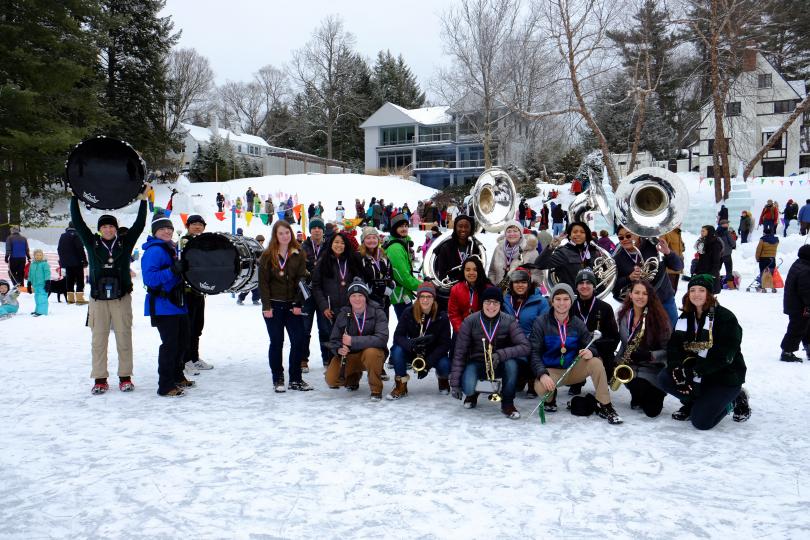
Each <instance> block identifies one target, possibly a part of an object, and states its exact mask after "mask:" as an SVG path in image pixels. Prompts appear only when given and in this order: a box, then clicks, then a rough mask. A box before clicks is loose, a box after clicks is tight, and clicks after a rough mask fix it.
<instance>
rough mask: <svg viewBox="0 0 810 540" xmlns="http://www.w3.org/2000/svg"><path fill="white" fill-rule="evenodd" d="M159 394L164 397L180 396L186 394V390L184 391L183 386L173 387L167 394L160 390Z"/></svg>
mask: <svg viewBox="0 0 810 540" xmlns="http://www.w3.org/2000/svg"><path fill="white" fill-rule="evenodd" d="M158 395H159V396H163V397H180V396H183V395H185V392H184V391H183V389H182V388H172V389H171V390H169V391H168V392H166V393H165V394H161V393H160V392H158Z"/></svg>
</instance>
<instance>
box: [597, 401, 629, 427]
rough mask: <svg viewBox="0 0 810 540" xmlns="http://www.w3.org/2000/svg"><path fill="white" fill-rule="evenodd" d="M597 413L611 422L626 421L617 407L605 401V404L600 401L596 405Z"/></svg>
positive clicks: (619, 422)
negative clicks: (617, 410)
mask: <svg viewBox="0 0 810 540" xmlns="http://www.w3.org/2000/svg"><path fill="white" fill-rule="evenodd" d="M596 414H598V415H599V416H600V417H601V418H604V419H605V420H607V421H608V423H609V424H621V423H622V422H624V420H622V417H621V416H619V413H617V412H616V409H614V408H613V404H612V403H605V404H604V405H603V404H601V403H599V404H598V405H597V406H596Z"/></svg>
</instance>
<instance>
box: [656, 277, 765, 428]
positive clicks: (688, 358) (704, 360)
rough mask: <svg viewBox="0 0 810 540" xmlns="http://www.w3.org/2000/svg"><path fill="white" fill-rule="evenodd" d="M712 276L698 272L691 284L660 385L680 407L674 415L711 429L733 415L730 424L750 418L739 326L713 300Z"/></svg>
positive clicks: (672, 339)
mask: <svg viewBox="0 0 810 540" xmlns="http://www.w3.org/2000/svg"><path fill="white" fill-rule="evenodd" d="M714 279H715V278H714V276H712V275H708V274H698V275H695V276H692V279H690V280H689V292H687V293H686V295H684V297H683V314H682V315H681V317H680V318H679V319H678V324H676V325H675V331H674V333H673V334H672V338H671V339H670V340H669V346H668V347H667V369H665V370H664V371H662V372H661V374H660V375H659V376H658V384H659V385H660V386H661V388H663V389H664V390H666V391H667V393H669V394H672V395H673V396H675V397H677V398H678V399H680V400H681V403H683V406H682V407H681V408H680V410H678V411H676V412H675V413H673V414H672V418H674V419H675V420H689V419H691V421H692V425H693V426H695V427H696V428H697V429H702V430H705V429H711V428H713V427H714V426H716V425H717V424H718V423H720V421H721V420H722V419H723V418H724V417H725V416H726V415H727V414H728V413H729V412H731V411H734V421H735V422H744V421H746V420H748V418H749V417H750V416H751V409H750V407H749V406H748V395H747V394H746V393H745V390H743V389H742V385H743V383H744V382H745V371H746V367H745V361H744V360H743V355H742V352H741V351H740V343H741V342H742V328H741V327H740V324H739V323H738V322H737V318H736V317H735V316H734V314H733V313H732V312H731V311H729V310H728V309H726V308H724V307H723V306H721V305H720V304H718V303H717V300H715V298H714V295H713V294H712V292H711V291H712V290H713V288H714V287H715V285H714Z"/></svg>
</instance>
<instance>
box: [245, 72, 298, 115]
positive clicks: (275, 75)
mask: <svg viewBox="0 0 810 540" xmlns="http://www.w3.org/2000/svg"><path fill="white" fill-rule="evenodd" d="M253 78H254V80H255V81H256V84H258V85H259V87H260V88H261V90H262V95H263V97H264V109H265V111H266V113H269V112H270V111H272V110H273V109H275V108H276V107H279V106H280V105H281V104H282V103H284V102H285V101H286V100H287V98H288V97H289V95H290V85H289V78H288V77H287V74H286V73H285V72H284V71H283V70H281V69H279V68H277V67H275V66H272V65H270V64H268V65H266V66H264V67H263V68H261V69H260V70H259V71H257V72H256V74H255V75H254V76H253Z"/></svg>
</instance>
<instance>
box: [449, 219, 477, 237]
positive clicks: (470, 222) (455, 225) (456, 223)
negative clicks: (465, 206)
mask: <svg viewBox="0 0 810 540" xmlns="http://www.w3.org/2000/svg"><path fill="white" fill-rule="evenodd" d="M465 220H466V221H467V222H468V223H469V224H470V231H471V232H470V234H473V233H475V218H473V217H472V216H468V215H466V214H460V215H458V216H456V220H455V221H454V222H453V229H454V230H455V228H456V227H457V226H458V223H459V222H460V221H465Z"/></svg>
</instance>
